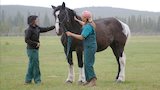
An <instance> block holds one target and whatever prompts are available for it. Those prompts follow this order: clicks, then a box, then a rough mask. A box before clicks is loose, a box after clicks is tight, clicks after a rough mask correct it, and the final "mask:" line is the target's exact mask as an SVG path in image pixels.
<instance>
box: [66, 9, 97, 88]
mask: <svg viewBox="0 0 160 90" xmlns="http://www.w3.org/2000/svg"><path fill="white" fill-rule="evenodd" d="M91 18H92V17H91V13H90V12H89V11H84V12H83V13H82V21H80V20H78V19H77V18H75V20H76V21H78V22H79V23H80V24H82V25H83V27H82V33H81V35H78V34H74V33H71V32H69V31H67V32H66V34H67V36H72V37H74V38H76V39H79V40H83V47H84V69H85V76H86V81H87V83H86V84H85V85H88V86H96V80H97V78H96V74H95V72H94V67H93V65H94V62H95V53H96V50H97V42H96V33H95V30H94V29H95V23H94V22H93V21H92V20H91Z"/></svg>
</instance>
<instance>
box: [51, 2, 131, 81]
mask: <svg viewBox="0 0 160 90" xmlns="http://www.w3.org/2000/svg"><path fill="white" fill-rule="evenodd" d="M52 8H53V15H54V17H55V28H56V33H57V35H61V43H62V45H63V46H64V52H65V54H66V56H67V61H68V64H69V72H68V77H67V79H66V82H67V83H68V82H69V83H72V82H73V81H74V77H75V75H74V67H73V60H72V52H73V51H76V54H77V60H78V67H79V79H78V82H82V83H84V82H85V73H84V67H83V43H82V41H81V40H77V39H75V38H72V42H71V45H70V47H68V46H69V45H68V44H67V43H68V38H69V37H68V36H67V35H66V34H65V31H66V30H67V31H70V32H73V33H76V34H81V32H82V30H81V28H82V26H81V25H80V24H79V23H78V22H77V21H75V20H74V16H76V17H77V18H79V19H80V16H78V15H77V14H76V12H75V11H74V10H72V9H70V8H68V7H66V6H65V3H64V2H63V3H62V5H59V6H57V7H56V6H53V5H52ZM94 22H95V24H96V28H95V32H96V40H97V52H100V51H103V50H105V49H107V47H109V46H110V47H111V49H112V51H113V54H114V55H115V57H116V60H117V64H118V73H117V76H116V81H117V82H124V81H125V66H126V55H125V53H124V47H125V45H126V42H127V40H128V38H129V36H130V29H129V26H128V25H127V24H125V23H124V22H122V21H120V20H119V19H116V18H113V17H108V18H103V19H98V20H94ZM68 50H69V52H68V54H67V51H68Z"/></svg>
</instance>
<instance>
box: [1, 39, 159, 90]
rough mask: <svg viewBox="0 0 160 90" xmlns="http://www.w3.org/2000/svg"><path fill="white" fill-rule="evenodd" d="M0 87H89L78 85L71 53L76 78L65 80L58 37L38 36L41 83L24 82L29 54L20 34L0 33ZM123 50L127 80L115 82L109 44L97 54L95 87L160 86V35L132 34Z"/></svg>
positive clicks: (139, 89)
mask: <svg viewBox="0 0 160 90" xmlns="http://www.w3.org/2000/svg"><path fill="white" fill-rule="evenodd" d="M0 40H1V41H0V90H90V89H93V88H89V87H84V86H78V85H77V79H78V68H77V60H76V54H75V53H74V54H73V55H74V56H73V57H74V66H75V73H76V74H75V75H76V78H75V79H76V80H75V82H74V83H73V84H72V85H67V84H65V83H64V82H65V80H66V78H67V74H68V64H67V61H66V60H65V55H64V53H63V47H62V45H61V42H60V37H45V36H43V37H41V39H40V41H41V47H40V51H39V52H40V69H41V74H42V82H43V84H42V85H35V84H34V83H33V84H31V85H24V78H25V74H26V70H27V63H28V57H27V55H26V44H25V42H24V38H23V37H0ZM125 52H126V55H127V63H126V82H124V83H120V84H117V83H115V81H114V80H115V76H116V74H117V63H116V59H115V57H114V55H113V54H112V51H111V49H110V48H108V49H107V50H105V51H103V52H100V53H97V54H96V62H95V71H96V74H97V77H98V80H97V87H95V88H94V89H95V90H160V36H133V37H131V38H130V40H129V42H128V44H127V46H126V48H125Z"/></svg>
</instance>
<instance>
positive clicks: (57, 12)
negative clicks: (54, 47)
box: [55, 10, 60, 34]
mask: <svg viewBox="0 0 160 90" xmlns="http://www.w3.org/2000/svg"><path fill="white" fill-rule="evenodd" d="M59 13H60V10H58V11H56V12H55V15H56V23H55V28H56V33H57V34H58V33H59V18H58V15H59Z"/></svg>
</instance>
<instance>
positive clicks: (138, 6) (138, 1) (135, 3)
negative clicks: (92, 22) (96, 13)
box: [0, 0, 160, 12]
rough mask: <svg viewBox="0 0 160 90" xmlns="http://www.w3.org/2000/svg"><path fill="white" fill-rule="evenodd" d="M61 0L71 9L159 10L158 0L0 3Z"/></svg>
mask: <svg viewBox="0 0 160 90" xmlns="http://www.w3.org/2000/svg"><path fill="white" fill-rule="evenodd" d="M63 1H64V2H65V3H66V6H67V7H69V8H71V9H74V8H81V7H90V6H108V7H117V8H125V9H133V10H142V11H154V12H160V0H0V4H1V5H27V6H41V7H51V5H55V6H58V5H61V4H62V2H63Z"/></svg>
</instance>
